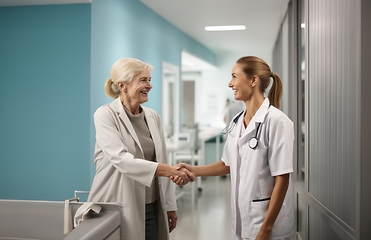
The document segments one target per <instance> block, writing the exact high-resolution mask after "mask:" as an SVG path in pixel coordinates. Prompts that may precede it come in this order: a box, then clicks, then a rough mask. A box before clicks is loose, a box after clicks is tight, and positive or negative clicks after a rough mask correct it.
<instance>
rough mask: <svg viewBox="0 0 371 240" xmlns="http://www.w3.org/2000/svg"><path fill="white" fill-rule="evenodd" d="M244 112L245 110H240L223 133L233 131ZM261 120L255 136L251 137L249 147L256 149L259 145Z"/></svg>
mask: <svg viewBox="0 0 371 240" xmlns="http://www.w3.org/2000/svg"><path fill="white" fill-rule="evenodd" d="M243 113H244V111H242V112H240V113H239V114H238V115H237V116H236V117H234V118H233V120H232V122H230V123H229V124H228V125H227V126H226V127H225V128H224V129H223V130H222V133H223V134H228V133H230V132H231V131H232V129H233V128H234V127H235V126H236V125H237V122H238V119H239V118H240V117H241V115H242V114H243ZM261 124H262V123H261V122H260V123H259V125H258V127H257V128H256V131H255V136H253V137H252V138H250V140H249V147H250V148H251V149H255V148H256V147H257V146H258V142H259V141H258V133H259V129H260V126H261Z"/></svg>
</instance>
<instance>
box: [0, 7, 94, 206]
mask: <svg viewBox="0 0 371 240" xmlns="http://www.w3.org/2000/svg"><path fill="white" fill-rule="evenodd" d="M90 36H91V5H90V4H79V5H53V6H52V5H50V6H32V7H1V8H0V112H1V113H0V154H1V155H0V156H1V157H0V198H5V199H45V200H64V199H66V198H71V197H73V191H74V190H75V189H86V188H87V187H89V186H90V178H89V168H88V167H87V166H88V164H89V158H90V153H89V151H90V146H89V138H90V128H89V121H90V115H89V114H90V102H89V100H90Z"/></svg>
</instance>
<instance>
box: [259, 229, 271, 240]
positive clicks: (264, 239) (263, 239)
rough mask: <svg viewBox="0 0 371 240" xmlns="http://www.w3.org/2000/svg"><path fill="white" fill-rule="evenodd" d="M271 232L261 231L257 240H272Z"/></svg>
mask: <svg viewBox="0 0 371 240" xmlns="http://www.w3.org/2000/svg"><path fill="white" fill-rule="evenodd" d="M271 239H272V238H271V231H269V230H267V231H264V230H263V229H260V231H259V233H258V235H257V236H256V238H255V240H271Z"/></svg>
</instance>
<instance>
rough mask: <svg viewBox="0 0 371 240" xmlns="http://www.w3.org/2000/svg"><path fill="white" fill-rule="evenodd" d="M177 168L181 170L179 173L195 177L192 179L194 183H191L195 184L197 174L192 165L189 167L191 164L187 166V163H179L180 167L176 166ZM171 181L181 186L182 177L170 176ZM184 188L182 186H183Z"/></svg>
mask: <svg viewBox="0 0 371 240" xmlns="http://www.w3.org/2000/svg"><path fill="white" fill-rule="evenodd" d="M176 167H177V169H178V170H179V171H183V172H186V173H187V174H188V175H192V176H193V178H192V181H191V182H193V181H194V180H195V177H196V174H195V169H194V167H192V166H191V165H189V164H185V163H179V164H178V165H176ZM170 179H171V180H172V181H173V182H174V183H176V184H178V185H180V184H179V183H180V182H181V180H182V179H181V177H180V176H179V175H174V176H170ZM183 185H185V184H183ZM181 186H182V185H181Z"/></svg>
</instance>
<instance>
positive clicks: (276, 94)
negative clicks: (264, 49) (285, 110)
mask: <svg viewBox="0 0 371 240" xmlns="http://www.w3.org/2000/svg"><path fill="white" fill-rule="evenodd" d="M271 77H272V79H273V84H272V87H271V89H270V90H269V93H268V99H269V102H270V103H271V104H272V105H273V106H275V107H276V108H280V101H281V96H282V81H281V78H280V76H278V75H277V74H275V73H274V72H272V74H271Z"/></svg>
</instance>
